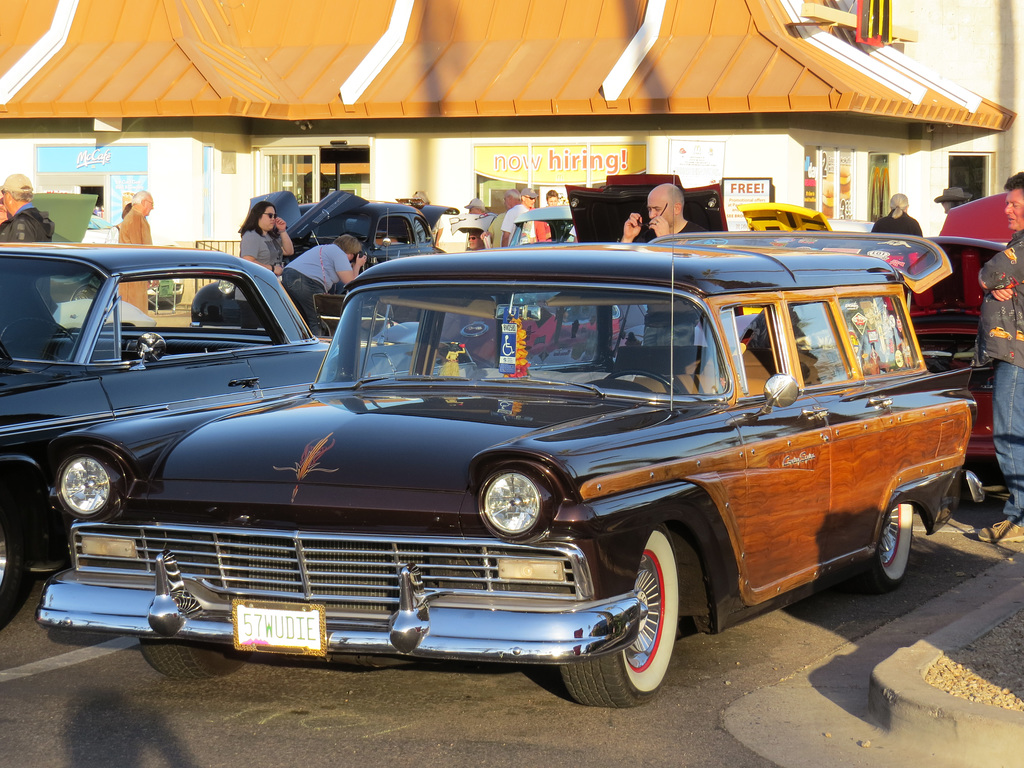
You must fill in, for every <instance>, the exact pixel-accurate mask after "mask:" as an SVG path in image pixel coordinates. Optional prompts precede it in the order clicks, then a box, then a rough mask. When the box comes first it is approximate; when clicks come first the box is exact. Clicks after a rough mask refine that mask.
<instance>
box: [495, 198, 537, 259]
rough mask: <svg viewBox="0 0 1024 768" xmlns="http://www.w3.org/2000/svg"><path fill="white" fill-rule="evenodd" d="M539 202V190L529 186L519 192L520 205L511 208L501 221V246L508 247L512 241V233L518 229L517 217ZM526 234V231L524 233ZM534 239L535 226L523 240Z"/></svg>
mask: <svg viewBox="0 0 1024 768" xmlns="http://www.w3.org/2000/svg"><path fill="white" fill-rule="evenodd" d="M536 204H537V190H535V189H530V188H529V187H527V188H526V189H524V190H523V191H522V192H520V193H519V205H517V206H514V207H512V208H510V209H509V210H508V211H507V212H506V213H505V219H504V220H503V221H502V222H501V247H502V248H507V247H508V244H509V243H510V242H512V233H513V232H515V231H516V219H518V218H519V217H520V216H521V215H522V214H524V213H526V212H527V211H529V210H532V209H533V207H534V206H535V205H536ZM524 234H525V233H524ZM527 241H530V242H532V241H533V228H532V227H531V228H530V231H529V236H528V237H525V238H523V240H522V242H527Z"/></svg>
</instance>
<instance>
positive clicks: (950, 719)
mask: <svg viewBox="0 0 1024 768" xmlns="http://www.w3.org/2000/svg"><path fill="white" fill-rule="evenodd" d="M1019 559H1020V561H1021V562H1014V561H1013V560H1008V561H1005V562H1004V563H1001V564H1000V565H998V566H996V568H995V569H993V572H994V574H995V575H998V577H999V579H1000V580H1003V579H1005V582H1004V583H1011V584H1014V586H1012V587H1011V588H1009V589H1007V590H1005V591H1004V592H1002V593H1001V594H1000V595H998V596H997V597H995V598H994V599H992V600H990V601H988V602H984V603H982V604H981V606H980V607H979V608H978V609H977V610H975V611H972V612H971V613H969V614H967V615H966V616H964V617H963V618H961V619H959V620H958V621H955V622H954V623H952V624H950V625H949V626H948V627H945V628H944V629H941V630H939V631H938V632H935V633H934V634H932V635H930V636H928V637H927V638H925V639H924V640H919V641H918V642H916V643H914V644H913V645H911V646H910V647H906V648H901V649H900V650H898V651H896V653H894V654H892V655H891V656H889V657H888V658H887V659H885V660H884V661H882V662H881V663H879V664H878V665H877V666H876V667H875V668H874V670H873V671H872V673H871V680H870V683H869V688H868V711H869V713H870V714H871V716H872V718H873V719H874V720H875V721H876V722H877V723H878V724H879V725H880V726H881V727H882V728H884V729H885V730H887V731H888V732H889V733H891V734H892V735H894V736H905V737H909V738H912V739H913V740H914V741H916V742H918V743H926V744H927V745H928V748H929V751H932V752H933V753H935V752H941V753H943V755H944V756H945V757H948V758H952V759H954V760H957V761H958V762H959V763H960V764H961V765H963V766H964V767H965V768H967V767H968V766H978V768H994V766H1020V765H1024V756H1022V754H1021V751H1022V745H1024V712H1016V711H1014V710H1008V709H1002V708H1000V707H995V706H991V705H988V704H979V703H976V702H972V701H967V700H966V699H961V698H959V697H957V696H953V695H952V694H949V693H946V692H945V691H942V690H940V689H938V688H935V687H933V686H931V685H929V684H928V683H926V682H925V679H924V678H925V674H926V673H927V671H928V668H929V667H930V666H931V665H932V664H934V663H935V661H936V660H938V658H939V657H940V656H941V655H942V653H944V652H950V651H956V650H959V649H960V648H963V647H964V646H966V645H969V644H970V643H972V642H974V641H975V640H977V639H978V638H979V637H982V636H983V635H985V634H987V633H988V632H990V631H991V630H992V629H993V628H995V627H997V626H998V625H999V624H1001V623H1002V622H1004V621H1005V620H1006V619H1008V618H1010V617H1011V616H1013V615H1014V614H1015V613H1017V612H1018V611H1020V610H1022V609H1024V558H1019ZM996 571H999V573H997V574H996V573H995V572H996Z"/></svg>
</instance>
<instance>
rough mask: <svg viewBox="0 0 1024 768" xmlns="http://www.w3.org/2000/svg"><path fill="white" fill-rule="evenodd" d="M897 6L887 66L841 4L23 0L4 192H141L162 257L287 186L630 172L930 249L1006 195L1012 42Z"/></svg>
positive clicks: (7, 88) (113, 209)
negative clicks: (986, 198) (929, 241)
mask: <svg viewBox="0 0 1024 768" xmlns="http://www.w3.org/2000/svg"><path fill="white" fill-rule="evenodd" d="M907 5H908V7H906V8H904V7H902V6H897V8H896V11H895V12H896V15H895V16H894V18H893V25H892V31H893V33H894V35H895V37H894V41H893V43H892V44H890V45H884V46H880V47H879V46H873V45H866V44H860V43H857V42H856V16H857V10H858V9H857V6H856V3H855V0H822V2H821V3H804V2H799V1H798V0H625V1H623V0H593V2H582V1H581V0H546V2H543V3H542V2H539V0H536V1H534V2H522V3H518V4H508V3H500V2H491V0H480V1H479V2H477V3H474V4H473V5H472V6H471V7H467V4H462V3H459V2H456V0H391V1H390V2H379V1H378V2H376V3H371V2H366V1H365V0H350V1H349V2H344V3H341V2H334V1H333V0H307V2H305V3H302V4H301V5H296V4H292V5H289V6H284V5H282V6H281V7H280V9H279V10H280V13H278V12H277V11H276V10H275V12H274V13H261V12H259V9H261V8H262V9H264V10H266V8H265V6H262V5H259V4H248V5H247V4H231V3H227V4H225V3H210V2H208V0H183V2H171V1H170V0H137V2H134V3H132V4H131V5H128V4H125V3H123V2H113V0H35V1H34V2H32V3H28V2H15V3H14V4H13V9H12V10H10V11H9V12H8V11H5V20H7V24H8V27H7V28H8V29H9V30H12V34H11V35H10V36H9V39H12V40H14V44H13V45H11V46H9V47H8V48H7V49H6V50H0V73H3V74H2V75H0V157H2V158H3V161H2V162H0V174H3V175H6V174H8V173H13V172H21V173H26V174H29V175H30V176H31V177H32V178H33V179H34V180H35V183H36V187H37V189H40V190H48V191H68V192H86V193H92V194H96V195H97V198H98V200H99V201H100V205H101V206H102V207H103V208H104V214H105V216H106V217H107V218H109V219H111V220H112V221H114V222H115V223H116V221H118V220H119V218H120V212H121V208H122V206H123V203H124V201H125V200H126V198H128V197H130V196H131V194H133V193H134V192H135V191H137V190H138V189H148V190H150V191H151V192H152V193H153V195H154V198H155V200H156V207H155V209H154V211H153V213H152V214H151V216H150V223H151V226H152V228H153V231H154V236H155V238H156V239H158V240H160V241H165V242H178V243H183V244H186V243H192V242H194V241H197V240H224V241H227V240H232V239H237V236H238V235H237V230H238V227H239V226H240V224H241V222H242V220H243V218H244V217H245V215H246V213H247V211H248V206H249V199H250V198H251V197H253V196H255V195H258V194H262V193H265V192H269V191H275V190H279V189H286V190H291V191H292V192H294V193H295V195H296V197H297V198H298V200H299V201H300V202H312V201H316V200H318V199H320V198H321V197H323V196H324V195H325V194H326V193H327V192H329V191H331V190H334V189H344V190H349V191H352V192H355V193H357V194H359V195H361V196H363V197H366V198H368V199H375V200H395V199H399V198H407V197H410V196H412V195H413V194H414V193H415V192H418V191H423V192H425V193H426V194H427V196H428V197H429V198H430V200H431V202H434V203H443V204H448V205H452V206H453V207H459V208H461V207H462V206H464V205H465V204H466V202H468V200H469V199H470V198H473V197H480V198H482V199H483V200H484V201H485V202H486V203H487V204H488V205H489V207H491V208H492V209H493V210H496V211H500V210H502V209H503V205H502V203H501V196H502V193H503V191H504V190H505V189H507V188H509V187H517V188H523V187H526V186H532V187H535V188H539V189H540V190H541V194H542V198H543V195H544V193H545V192H546V191H547V190H549V189H555V190H558V191H559V192H560V193H562V194H564V187H565V185H566V184H567V183H568V184H583V185H592V186H598V185H601V184H603V183H604V181H605V178H606V177H607V175H609V174H612V173H634V172H652V173H677V174H678V175H679V176H680V178H681V179H682V181H683V183H684V185H685V186H700V185H703V184H706V183H710V182H716V181H717V182H722V183H723V184H724V185H725V192H726V202H727V205H730V206H734V205H736V204H738V203H741V202H754V201H758V200H760V199H764V198H766V197H771V198H773V199H774V200H775V201H778V202H786V203H793V204H798V205H806V206H808V207H811V208H816V209H818V210H822V211H823V212H825V213H826V215H829V216H831V217H834V218H842V219H858V220H870V219H873V218H877V216H878V215H881V214H884V213H886V212H887V211H888V207H887V201H888V197H889V195H890V194H891V193H894V192H897V191H900V192H904V193H905V194H907V195H908V196H909V197H910V199H911V213H912V214H913V215H915V217H916V218H918V219H919V220H920V221H921V222H922V226H924V228H925V231H926V233H935V232H937V231H938V228H939V227H940V226H941V222H942V216H943V211H942V209H941V207H940V206H938V205H936V204H934V203H933V202H932V199H933V198H934V197H935V196H937V195H938V194H939V193H940V192H941V191H942V189H943V188H945V187H947V186H953V185H957V186H964V187H970V188H972V189H974V190H976V191H977V192H978V193H979V194H991V193H995V192H998V191H999V190H1000V189H1001V187H1002V181H1003V180H1004V179H1005V177H1006V176H1007V175H1009V173H1012V172H1013V170H1012V169H1014V168H1015V165H1016V164H1018V163H1020V161H1021V157H1020V154H1019V152H1017V149H1016V145H1015V143H1014V138H1013V135H1012V134H1013V132H1012V131H1010V130H1009V129H1010V126H1011V125H1012V122H1013V119H1014V113H1013V111H1012V108H1011V107H1012V105H1015V104H1016V98H1017V95H1018V93H1017V89H1019V87H1020V86H1019V85H1018V84H1017V83H1016V82H1015V81H1014V78H1012V61H1010V62H1007V61H1004V60H1003V59H1002V57H1003V56H1012V55H1013V53H1012V51H1013V46H1012V41H1013V39H1014V36H1013V33H1012V32H1013V30H1018V31H1019V26H1020V24H1021V22H1020V20H1019V19H1015V18H1012V17H1013V16H1014V11H1013V7H1012V0H990V2H986V3H980V4H979V3H977V2H971V0H955V2H945V3H943V4H942V8H943V9H945V10H944V11H943V12H939V11H937V10H935V9H930V8H929V9H920V8H911V7H909V4H907ZM979 5H980V6H982V7H983V9H982V10H978V8H977V6H979ZM989 6H991V7H989ZM1003 6H1005V7H1003ZM954 7H955V9H956V14H960V18H967V17H970V19H971V20H972V24H971V25H970V26H969V27H967V26H965V25H964V24H957V23H956V20H955V19H951V18H950V16H949V14H948V13H947V11H948V10H949V9H953V8H954ZM972 7H973V8H974V12H973V13H971V11H970V9H971V8H972ZM275 8H276V6H275ZM102 18H115V19H120V21H119V22H118V23H117V24H112V25H103V24H99V23H97V21H96V20H97V19H102ZM989 21H990V22H991V27H989V26H987V22H989ZM975 34H976V35H978V36H979V37H978V38H977V39H975V38H974V37H972V36H973V35H975ZM964 49H967V50H969V51H972V53H967V54H965V53H962V50H964ZM952 51H958V53H957V55H956V56H950V55H948V54H949V52H952ZM944 54H945V55H944ZM965 56H972V57H973V58H972V62H973V63H972V66H971V67H970V68H968V69H964V68H963V67H961V66H959V64H958V63H957V62H959V61H961V60H962V59H963V57H965ZM929 59H932V60H929ZM954 182H960V183H957V184H954ZM734 220H735V217H733V218H732V219H731V221H734Z"/></svg>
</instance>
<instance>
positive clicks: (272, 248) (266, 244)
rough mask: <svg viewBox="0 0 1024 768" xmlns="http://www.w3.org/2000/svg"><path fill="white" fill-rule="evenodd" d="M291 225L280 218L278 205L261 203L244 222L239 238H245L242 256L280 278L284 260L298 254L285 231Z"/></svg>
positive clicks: (239, 231)
mask: <svg viewBox="0 0 1024 768" xmlns="http://www.w3.org/2000/svg"><path fill="white" fill-rule="evenodd" d="M287 226H288V225H287V224H285V221H284V219H282V218H281V217H280V216H278V215H277V211H276V209H275V208H274V204H273V203H271V202H268V201H267V200H261V201H260V202H258V203H256V205H254V206H253V207H252V210H250V211H249V215H248V216H246V217H245V221H243V222H242V227H241V229H239V230H238V234H240V235H241V236H242V246H241V250H240V251H239V255H240V256H241V257H242V258H243V259H245V260H246V261H252V262H254V263H256V264H259V265H260V266H262V267H266V268H267V269H269V270H271V271H273V273H274V274H275V275H280V274H281V270H282V269H283V268H284V257H285V256H291V255H292V254H293V253H295V248H294V247H293V246H292V239H291V238H290V237H289V236H288V233H287V232H286V231H285V229H286V227H287Z"/></svg>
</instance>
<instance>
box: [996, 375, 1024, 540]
mask: <svg viewBox="0 0 1024 768" xmlns="http://www.w3.org/2000/svg"><path fill="white" fill-rule="evenodd" d="M992 442H993V443H995V448H996V459H998V461H999V468H1000V469H1001V470H1002V471H1003V478H1004V480H1005V481H1006V490H1007V491H1009V498H1007V500H1006V505H1005V506H1004V507H1003V513H1004V514H1005V515H1006V518H1007V519H1008V520H1009V521H1010V522H1012V523H1014V524H1016V525H1024V509H1022V507H1021V505H1022V504H1024V368H1019V367H1018V366H1016V365H1014V364H1013V363H1007V362H1005V361H1003V360H997V361H996V362H995V381H994V382H993V387H992Z"/></svg>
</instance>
